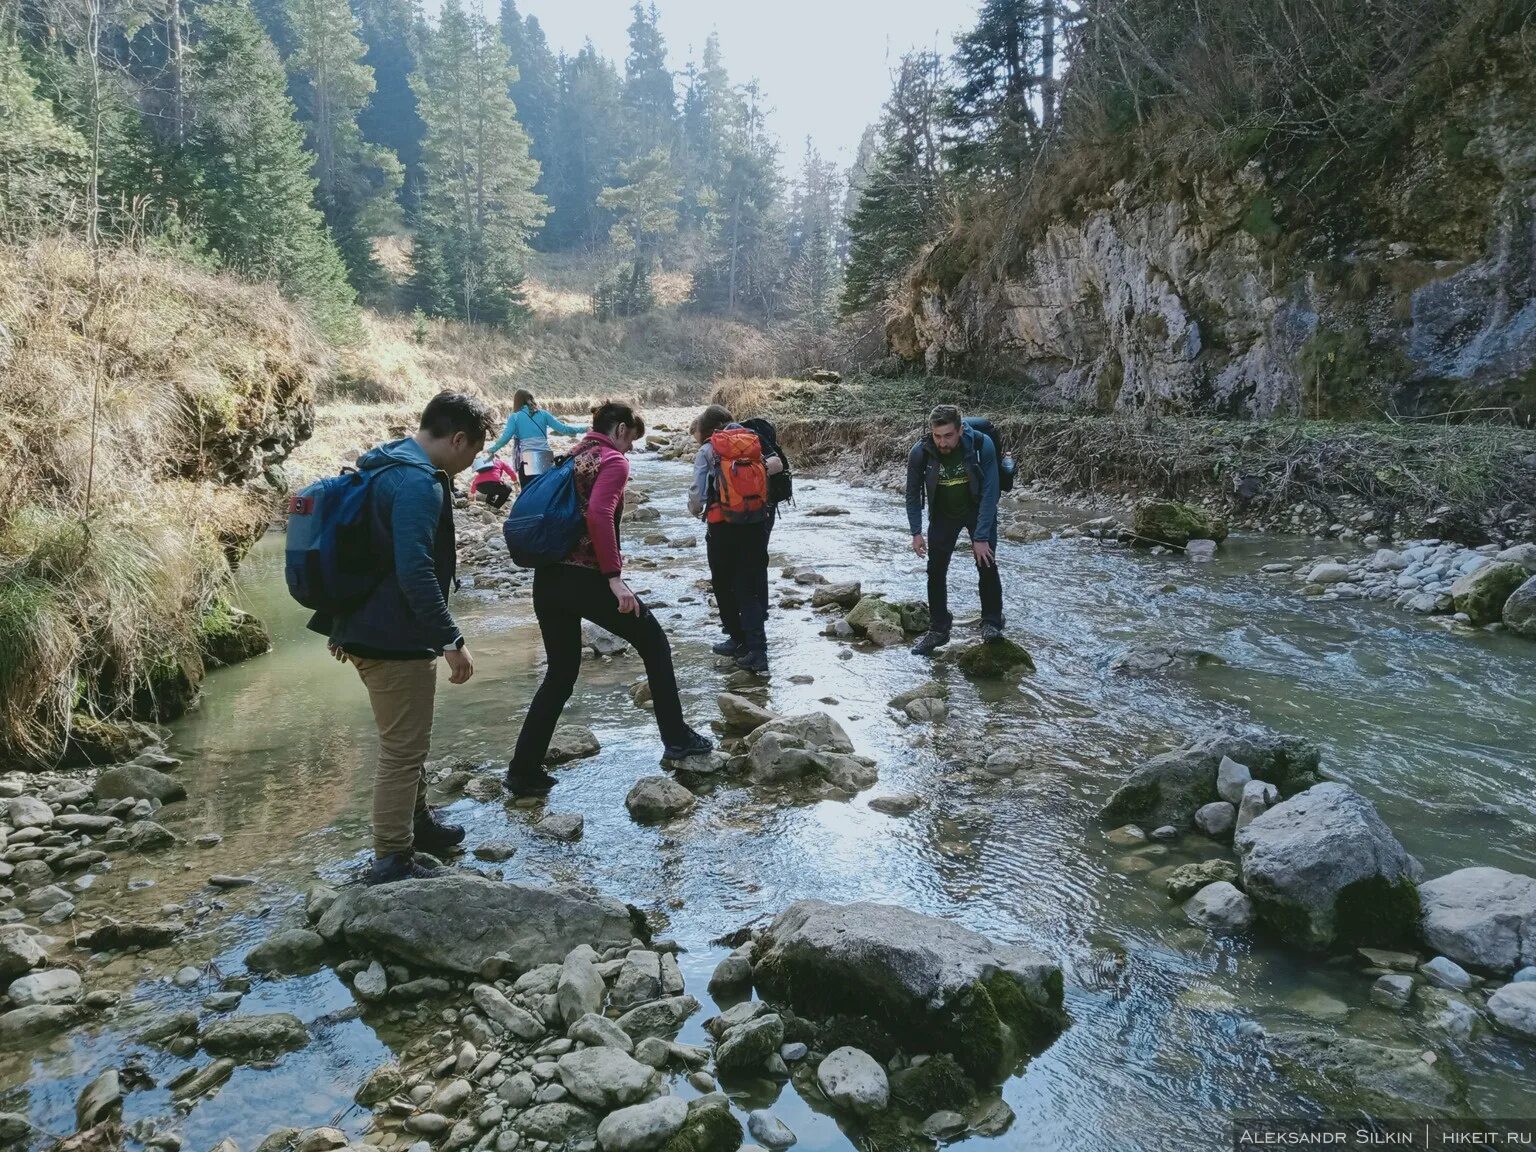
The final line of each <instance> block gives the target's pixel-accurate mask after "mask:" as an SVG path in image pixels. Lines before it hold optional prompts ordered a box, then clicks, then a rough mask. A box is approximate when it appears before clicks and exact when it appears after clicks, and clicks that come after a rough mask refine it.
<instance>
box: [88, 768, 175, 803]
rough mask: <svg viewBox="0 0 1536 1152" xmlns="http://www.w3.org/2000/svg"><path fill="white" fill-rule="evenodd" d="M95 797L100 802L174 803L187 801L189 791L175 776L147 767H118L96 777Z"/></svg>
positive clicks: (93, 790) (93, 792)
mask: <svg viewBox="0 0 1536 1152" xmlns="http://www.w3.org/2000/svg"><path fill="white" fill-rule="evenodd" d="M91 791H92V794H93V795H95V797H96V799H98V800H123V799H127V798H128V797H132V798H134V799H136V800H158V801H160V803H162V804H171V803H174V802H175V801H177V800H185V799H186V798H187V790H186V788H185V787H184V786H183V785H182V783H181V781H180V780H178V779H176V777H174V776H167V775H166V774H165V773H164V772H160V771H158V770H156V769H154V768H150V767H148V766H147V765H144V764H119V765H118V766H117V767H116V768H108V769H107V770H106V771H105V772H103V773H102V774H101V775H100V776H98V777H96V784H95V787H94V788H92V789H91Z"/></svg>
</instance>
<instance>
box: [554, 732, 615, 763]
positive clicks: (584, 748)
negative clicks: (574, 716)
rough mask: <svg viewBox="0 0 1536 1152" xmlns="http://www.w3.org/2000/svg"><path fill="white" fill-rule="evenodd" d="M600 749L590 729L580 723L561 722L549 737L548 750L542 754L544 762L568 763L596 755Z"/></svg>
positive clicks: (601, 748) (600, 746) (601, 747)
mask: <svg viewBox="0 0 1536 1152" xmlns="http://www.w3.org/2000/svg"><path fill="white" fill-rule="evenodd" d="M602 750H603V746H602V745H601V744H599V743H598V742H597V737H596V736H594V735H593V734H592V729H590V728H584V727H582V726H581V725H580V724H562V725H561V726H560V727H559V728H556V729H555V734H554V735H553V736H552V737H550V740H549V751H548V752H546V753H545V754H544V763H545V764H549V765H556V764H568V763H570V762H571V761H572V760H584V759H586V758H587V757H588V756H596V755H597V754H598V753H599V752H601V751H602Z"/></svg>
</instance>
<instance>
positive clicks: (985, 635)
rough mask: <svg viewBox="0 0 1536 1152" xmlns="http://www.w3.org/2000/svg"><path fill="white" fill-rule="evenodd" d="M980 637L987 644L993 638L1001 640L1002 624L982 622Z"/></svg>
mask: <svg viewBox="0 0 1536 1152" xmlns="http://www.w3.org/2000/svg"><path fill="white" fill-rule="evenodd" d="M981 638H982V641H983V642H985V643H987V644H990V643H992V641H994V640H1001V639H1002V638H1003V626H1002V625H1001V624H982V626H981Z"/></svg>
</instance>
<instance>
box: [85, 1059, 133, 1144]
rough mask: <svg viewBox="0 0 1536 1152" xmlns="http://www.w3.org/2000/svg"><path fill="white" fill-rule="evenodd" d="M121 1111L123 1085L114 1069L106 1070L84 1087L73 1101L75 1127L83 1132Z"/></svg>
mask: <svg viewBox="0 0 1536 1152" xmlns="http://www.w3.org/2000/svg"><path fill="white" fill-rule="evenodd" d="M122 1111H123V1083H122V1078H121V1076H119V1074H118V1071H117V1069H116V1068H108V1069H107V1070H106V1071H105V1072H103V1073H102V1074H101V1075H100V1076H98V1077H96V1079H94V1080H92V1081H91V1082H90V1083H89V1084H88V1085H86V1088H85V1091H83V1092H81V1093H80V1096H79V1098H78V1099H77V1100H76V1101H75V1127H76V1128H77V1129H78V1130H80V1131H84V1130H85V1129H87V1128H94V1127H95V1126H96V1125H98V1124H100V1123H101V1122H102V1121H103V1120H107V1119H110V1118H111V1117H113V1116H119V1115H121V1114H122Z"/></svg>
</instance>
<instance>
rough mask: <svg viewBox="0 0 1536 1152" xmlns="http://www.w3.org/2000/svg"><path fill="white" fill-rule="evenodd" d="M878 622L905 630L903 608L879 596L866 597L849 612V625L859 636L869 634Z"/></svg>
mask: <svg viewBox="0 0 1536 1152" xmlns="http://www.w3.org/2000/svg"><path fill="white" fill-rule="evenodd" d="M878 623H885V624H889V625H891V626H892V627H893V628H901V629H902V630H903V631H905V628H903V626H902V618H901V609H899V608H898V607H896V605H894V604H889V603H887V602H886V601H884V600H882V599H880V597H878V596H866V597H864V598H863V599H862V600H860V601H859V602H858V603H857V604H855V605H854V606H853V611H851V612H849V613H848V627H850V628H852V629H853V630H854V632H855V633H856V634H857V635H859V636H865V635H868V633H869V630H870V629H871V628H872V627H874V626H875V625H876V624H878Z"/></svg>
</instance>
